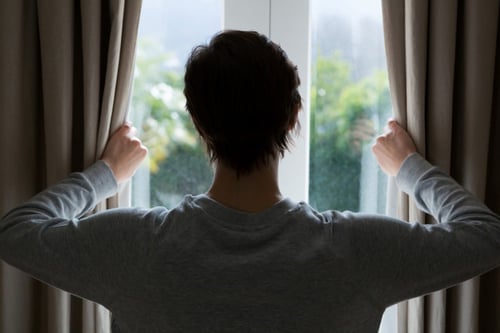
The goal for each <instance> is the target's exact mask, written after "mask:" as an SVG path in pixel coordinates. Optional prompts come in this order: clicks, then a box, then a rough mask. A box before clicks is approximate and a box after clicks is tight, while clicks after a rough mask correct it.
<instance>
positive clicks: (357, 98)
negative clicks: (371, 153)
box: [309, 53, 390, 210]
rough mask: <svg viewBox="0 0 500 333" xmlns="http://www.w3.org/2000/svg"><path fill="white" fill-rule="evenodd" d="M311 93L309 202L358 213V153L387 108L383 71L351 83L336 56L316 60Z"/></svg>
mask: <svg viewBox="0 0 500 333" xmlns="http://www.w3.org/2000/svg"><path fill="white" fill-rule="evenodd" d="M313 73H314V74H313V82H312V89H311V132H310V133H311V145H310V148H311V154H310V161H309V167H310V189H309V199H310V203H311V204H312V205H313V206H315V207H316V208H317V209H319V210H324V209H332V208H335V209H342V210H358V209H359V197H360V193H359V188H360V184H359V183H360V173H361V153H362V148H363V146H364V145H365V144H366V143H368V142H369V141H371V140H372V138H373V136H374V135H375V133H376V132H377V131H378V128H377V126H376V125H377V122H378V119H379V118H380V116H381V114H386V113H387V112H388V110H389V109H390V104H389V103H390V100H389V90H388V85H387V78H386V75H385V72H383V71H375V72H374V73H373V74H372V75H370V76H367V77H364V78H362V79H361V80H358V81H356V82H354V81H353V80H352V79H351V69H350V67H349V65H348V63H347V62H345V61H343V60H342V59H341V57H340V54H338V53H336V54H333V55H332V56H330V57H323V56H319V57H318V59H317V61H316V63H315V66H314V68H313Z"/></svg>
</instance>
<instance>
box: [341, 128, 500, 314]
mask: <svg viewBox="0 0 500 333" xmlns="http://www.w3.org/2000/svg"><path fill="white" fill-rule="evenodd" d="M389 129H390V130H389V132H388V133H387V134H386V135H384V136H382V137H379V139H377V142H376V144H375V145H374V147H373V151H374V153H375V156H376V157H377V159H378V160H379V163H380V165H381V167H382V169H383V170H384V171H386V172H387V173H388V174H389V175H392V176H396V181H397V183H398V186H399V187H400V189H401V190H403V191H404V192H406V193H408V194H409V195H410V196H412V197H413V198H414V199H415V202H416V203H417V205H418V206H419V208H420V209H422V210H423V211H425V212H427V213H430V214H432V215H433V216H434V217H435V218H436V219H437V220H438V222H439V224H436V225H423V224H418V223H406V222H403V221H399V220H396V219H391V218H387V217H382V216H379V217H377V216H370V215H367V216H355V217H352V218H353V219H355V220H356V221H357V222H358V223H351V224H354V227H353V228H352V229H353V230H350V234H352V235H353V236H352V237H350V238H351V248H352V249H353V252H354V253H353V255H354V256H356V257H357V258H359V263H358V264H357V267H356V271H357V274H358V275H359V276H365V277H366V276H371V278H370V279H368V278H366V279H363V281H362V282H360V283H362V284H364V285H365V288H366V289H365V290H366V292H367V293H370V294H371V295H372V297H373V299H374V300H377V302H379V304H380V303H382V305H383V306H387V305H390V304H393V303H395V302H398V301H401V300H404V299H408V298H411V297H415V296H419V295H423V294H426V293H429V292H432V291H435V290H439V289H442V288H445V287H449V286H452V285H454V284H457V283H459V282H462V281H464V280H466V279H468V278H471V277H473V276H476V275H479V274H481V273H484V272H486V271H488V270H490V269H493V268H495V267H497V266H498V265H500V218H499V217H498V216H497V215H496V214H494V213H493V212H491V211H490V210H489V209H488V208H487V207H486V206H485V205H484V204H482V203H481V202H480V200H478V199H477V198H475V197H474V196H473V195H472V194H471V193H469V192H467V191H466V190H465V189H464V188H463V187H461V186H460V185H459V184H457V183H456V182H455V181H454V180H453V179H452V178H450V177H449V176H448V175H446V174H445V173H444V172H442V171H441V170H439V169H438V168H436V167H434V166H432V165H431V164H429V163H428V162H427V161H426V160H424V159H423V158H422V157H421V156H420V155H418V154H416V153H415V146H414V144H413V142H412V141H411V138H410V137H409V135H408V134H407V133H406V132H405V131H404V130H403V129H402V128H401V127H399V125H397V123H395V122H391V123H390V124H389ZM347 218H348V219H350V218H351V217H349V216H348V217H347Z"/></svg>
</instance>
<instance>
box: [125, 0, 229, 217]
mask: <svg viewBox="0 0 500 333" xmlns="http://www.w3.org/2000/svg"><path fill="white" fill-rule="evenodd" d="M222 14H223V0H184V1H176V0H143V4H142V13H141V21H140V25H139V37H138V44H137V50H136V68H135V77H134V88H133V96H132V102H131V114H130V119H131V120H132V121H133V122H134V124H135V125H136V127H138V129H139V131H140V135H139V136H140V138H141V140H142V141H143V143H144V144H145V145H146V146H147V147H148V149H149V156H148V158H149V160H148V163H147V165H146V166H144V167H142V168H141V169H140V170H138V172H137V173H136V176H135V177H134V178H133V182H132V204H133V205H135V206H142V207H152V206H158V205H162V206H166V207H169V208H171V207H173V206H175V205H176V204H177V203H178V202H179V201H180V200H181V199H182V197H183V196H184V195H185V194H188V193H192V194H198V193H201V192H205V191H206V190H207V189H208V186H209V184H210V182H211V180H212V172H211V168H210V166H209V164H208V162H207V158H206V156H205V153H204V148H203V146H202V144H201V142H200V140H199V138H198V135H197V133H196V131H195V129H194V127H193V125H192V123H191V120H190V118H189V114H188V113H187V112H186V110H185V99H184V95H183V93H182V90H183V85H184V83H183V75H184V65H185V62H186V60H187V57H188V55H189V53H190V51H191V50H192V48H193V47H194V46H195V45H199V44H202V43H205V42H206V41H208V40H209V38H210V37H211V36H212V35H213V34H215V33H216V32H218V31H220V30H221V29H222Z"/></svg>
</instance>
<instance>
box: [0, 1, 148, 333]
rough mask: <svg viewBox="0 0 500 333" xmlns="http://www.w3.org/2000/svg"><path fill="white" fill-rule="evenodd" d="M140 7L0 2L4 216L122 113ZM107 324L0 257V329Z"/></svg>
mask: <svg viewBox="0 0 500 333" xmlns="http://www.w3.org/2000/svg"><path fill="white" fill-rule="evenodd" d="M140 6H141V1H140V0H133V1H132V0H130V1H125V0H81V1H67V0H39V1H33V0H2V1H0V45H1V52H0V156H1V163H0V191H1V193H0V215H3V214H4V213H6V212H7V211H8V210H9V209H10V208H12V207H14V206H15V205H17V204H19V203H21V202H22V201H24V200H26V199H28V198H29V197H30V196H32V195H33V194H35V193H36V192H38V191H40V190H42V189H43V188H45V187H46V186H48V185H50V184H53V183H54V182H56V181H58V180H59V179H61V178H63V177H64V176H66V175H67V174H68V173H69V172H71V171H77V170H82V169H83V168H85V167H86V166H88V165H90V164H91V163H92V162H93V161H95V160H96V159H97V158H99V156H100V154H101V153H102V151H103V148H104V146H105V144H106V141H107V138H108V136H109V134H110V133H112V132H113V131H114V130H115V129H116V128H117V127H118V126H119V125H120V124H121V123H122V122H123V121H124V119H125V117H126V112H127V106H128V102H129V96H130V88H131V80H132V73H133V60H134V50H135V42H136V36H137V26H138V20H139V13H140ZM124 197H126V196H122V197H121V198H118V197H115V198H113V199H111V200H109V201H108V202H107V203H104V204H102V205H100V207H99V209H105V208H106V207H113V206H117V205H118V204H119V202H120V201H123V198H124ZM109 331H110V315H109V313H108V312H107V311H106V310H105V309H103V308H102V307H100V306H98V305H96V304H93V303H91V302H88V301H84V300H81V299H79V298H77V297H74V296H70V295H69V294H67V293H65V292H62V291H60V290H57V289H54V288H51V287H48V286H46V285H44V284H42V283H40V282H38V281H35V280H33V279H31V278H30V277H28V276H26V275H25V274H23V273H21V272H20V271H18V270H16V269H15V268H12V267H10V266H8V265H6V264H5V263H3V262H0V333H24V332H36V333H38V332H48V333H59V332H61V333H62V332H65V333H67V332H71V333H73V332H109Z"/></svg>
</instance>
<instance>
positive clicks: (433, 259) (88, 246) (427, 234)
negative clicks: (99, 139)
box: [0, 154, 500, 333]
mask: <svg viewBox="0 0 500 333" xmlns="http://www.w3.org/2000/svg"><path fill="white" fill-rule="evenodd" d="M396 180H397V182H398V185H399V187H400V189H401V190H403V191H405V192H407V193H409V194H410V195H411V196H413V198H414V199H415V201H416V202H417V204H418V205H419V207H420V208H421V209H423V210H424V211H426V212H428V213H430V214H432V215H433V216H434V217H435V218H436V219H437V220H438V221H439V222H440V224H435V225H422V224H415V223H407V222H403V221H399V220H397V219H393V218H389V217H386V216H380V215H371V214H370V215H369V214H360V213H352V212H339V211H334V210H332V211H325V212H322V213H319V212H317V211H315V210H314V209H312V208H311V207H310V206H308V205H307V204H306V203H295V202H293V201H291V200H289V199H284V200H282V201H280V202H279V203H277V204H276V205H274V206H273V207H272V208H270V209H268V210H265V211H262V212H259V213H252V214H249V213H243V212H240V211H235V210H232V209H229V208H227V207H224V206H222V205H221V204H219V203H218V202H216V201H213V200H211V199H210V198H209V197H207V196H206V195H204V194H201V195H197V196H186V197H185V198H184V200H183V201H182V202H181V203H180V204H179V205H178V206H177V207H176V208H174V209H172V210H167V209H166V208H164V207H159V208H153V209H137V208H131V209H113V210H108V211H106V212H102V213H98V214H94V215H91V216H85V213H86V212H88V211H89V210H91V209H92V208H93V207H94V206H95V205H96V204H97V203H98V202H100V201H101V200H103V199H105V198H106V197H108V196H110V195H112V194H114V193H115V191H116V190H117V185H116V182H115V179H114V177H113V174H112V172H111V171H110V169H109V168H108V167H107V166H106V164H105V163H103V162H102V161H100V162H97V163H95V164H94V165H93V166H91V167H90V168H88V169H87V170H85V171H84V172H82V173H74V174H71V175H70V176H69V177H68V178H67V179H65V180H63V181H62V182H60V183H59V184H57V185H55V186H53V187H50V188H48V189H47V190H45V191H43V192H41V193H39V194H38V195H36V196H35V197H34V198H32V199H31V200H29V201H28V202H26V203H25V204H23V205H21V206H19V207H17V208H15V209H14V210H12V211H11V212H10V213H8V214H7V215H6V216H4V217H3V219H2V220H1V222H0V258H1V259H3V260H5V261H6V262H8V263H10V264H11V265H13V266H15V267H18V268H20V269H21V270H23V271H25V272H27V273H28V274H31V275H32V276H34V277H35V278H37V279H40V280H42V281H44V282H46V283H48V284H51V285H53V286H56V287H58V288H61V289H64V290H66V291H68V292H70V293H73V294H75V295H78V296H80V297H83V298H86V299H89V300H92V301H95V302H97V303H100V304H102V305H104V306H105V307H107V308H108V309H110V310H111V311H112V313H113V316H114V318H115V320H116V323H117V324H118V326H119V328H120V331H121V332H122V333H129V332H141V333H153V332H356V333H359V332H376V331H377V328H378V326H379V323H380V319H381V316H382V313H383V311H384V309H385V308H386V307H387V306H389V305H391V304H394V303H396V302H398V301H401V300H404V299H408V298H411V297H414V296H417V295H422V294H426V293H429V292H431V291H434V290H438V289H441V288H444V287H448V286H451V285H454V284H456V283H458V282H461V281H463V280H466V279H468V278H471V277H473V276H475V275H478V274H480V273H483V272H486V271H488V270H490V269H492V268H494V267H496V266H498V265H500V219H499V217H498V216H497V215H495V214H494V213H492V212H491V211H490V210H489V209H488V208H487V207H486V206H484V205H483V204H482V203H481V202H480V201H478V200H477V199H476V198H474V197H473V196H472V195H471V194H469V193H468V192H466V191H465V190H464V189H463V188H462V187H461V186H459V185H458V184H456V183H455V182H454V181H453V180H452V179H451V178H450V177H448V176H447V175H445V174H444V173H443V172H441V171H440V170H439V169H437V168H435V167H433V166H432V165H430V164H429V163H428V162H427V161H425V160H424V159H423V158H422V157H420V156H419V155H418V154H413V155H411V156H410V157H409V158H407V159H406V161H405V162H404V163H403V165H402V167H401V170H400V172H399V174H398V176H397V179H396Z"/></svg>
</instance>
